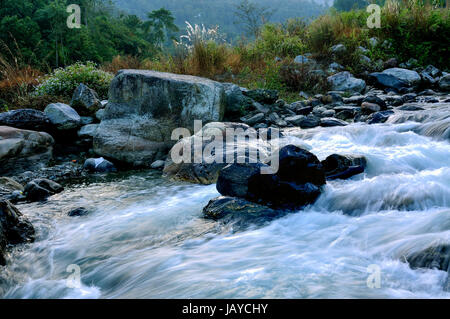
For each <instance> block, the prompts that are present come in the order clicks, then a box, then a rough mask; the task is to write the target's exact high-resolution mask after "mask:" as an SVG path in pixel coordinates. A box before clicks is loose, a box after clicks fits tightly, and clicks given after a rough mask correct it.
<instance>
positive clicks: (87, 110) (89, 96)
mask: <svg viewBox="0 0 450 319" xmlns="http://www.w3.org/2000/svg"><path fill="white" fill-rule="evenodd" d="M70 105H71V106H72V107H73V108H74V109H75V110H76V111H77V112H78V113H79V114H81V115H94V114H95V112H96V111H97V110H98V109H99V108H101V107H102V103H101V101H100V99H99V97H98V95H97V92H95V91H94V90H92V89H90V88H89V87H87V86H86V85H84V84H83V83H81V84H80V85H78V87H77V88H76V89H75V92H73V95H72V100H71V101H70Z"/></svg>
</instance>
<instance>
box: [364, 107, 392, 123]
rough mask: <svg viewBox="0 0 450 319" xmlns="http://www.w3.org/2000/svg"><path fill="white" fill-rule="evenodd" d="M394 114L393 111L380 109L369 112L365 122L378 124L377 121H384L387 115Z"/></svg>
mask: <svg viewBox="0 0 450 319" xmlns="http://www.w3.org/2000/svg"><path fill="white" fill-rule="evenodd" d="M392 114H394V111H390V110H389V111H381V112H375V113H372V114H370V115H369V116H368V117H367V120H366V122H367V124H378V123H384V122H386V121H387V120H388V119H389V116H391V115H392Z"/></svg>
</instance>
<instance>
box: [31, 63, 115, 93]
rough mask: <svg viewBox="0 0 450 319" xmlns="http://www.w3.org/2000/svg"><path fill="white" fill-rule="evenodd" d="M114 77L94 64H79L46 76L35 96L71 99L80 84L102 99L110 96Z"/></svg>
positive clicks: (59, 69)
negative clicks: (109, 91)
mask: <svg viewBox="0 0 450 319" xmlns="http://www.w3.org/2000/svg"><path fill="white" fill-rule="evenodd" d="M113 77H114V75H113V74H111V73H108V72H105V71H102V70H100V69H98V68H97V67H96V65H95V63H93V62H87V63H86V64H83V63H81V62H77V63H75V64H72V65H69V66H67V67H65V68H58V69H56V70H54V71H53V72H52V73H51V74H49V75H48V76H45V77H44V78H43V79H41V80H40V81H39V82H40V84H39V85H38V86H37V87H36V90H35V92H34V93H35V95H36V96H43V95H52V96H66V97H71V96H72V94H73V92H74V91H75V89H76V88H77V86H78V85H79V84H80V83H84V84H85V85H87V86H88V87H90V88H91V89H93V90H95V91H96V92H97V93H98V94H99V96H100V97H102V98H104V97H106V96H107V95H108V89H109V85H110V83H111V81H112V79H113Z"/></svg>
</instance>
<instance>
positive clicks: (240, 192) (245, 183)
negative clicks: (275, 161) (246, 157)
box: [216, 163, 271, 199]
mask: <svg viewBox="0 0 450 319" xmlns="http://www.w3.org/2000/svg"><path fill="white" fill-rule="evenodd" d="M263 167H266V168H267V167H268V166H267V165H265V164H263V163H242V164H240V163H233V164H229V165H227V166H225V167H224V168H222V169H221V170H220V172H219V177H218V179H217V183H216V188H217V191H218V192H219V193H220V194H222V195H225V196H232V197H242V198H252V199H256V198H258V197H259V190H258V189H252V187H254V186H257V183H256V181H257V180H258V181H259V180H264V179H266V177H267V178H269V179H270V178H271V175H266V176H264V174H261V168H263ZM252 181H253V184H251V182H252ZM257 188H259V187H257ZM255 193H256V194H255Z"/></svg>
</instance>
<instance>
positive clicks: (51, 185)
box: [23, 178, 64, 202]
mask: <svg viewBox="0 0 450 319" xmlns="http://www.w3.org/2000/svg"><path fill="white" fill-rule="evenodd" d="M63 190H64V187H62V186H61V185H59V184H58V183H56V182H54V181H51V180H49V179H45V178H39V179H34V180H32V181H31V182H29V183H28V184H27V185H25V189H24V192H23V193H24V195H25V197H26V199H27V200H29V201H30V202H34V201H41V200H45V199H47V197H50V196H52V195H54V194H57V193H61V192H62V191H63Z"/></svg>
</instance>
